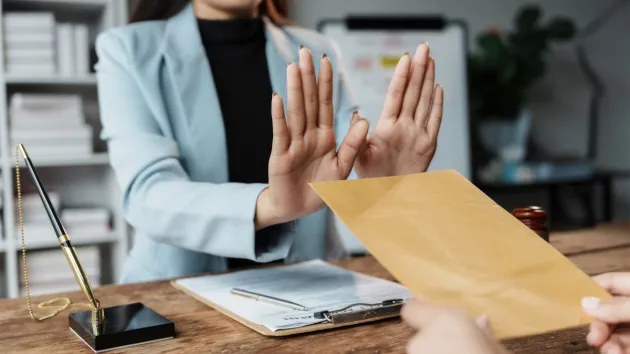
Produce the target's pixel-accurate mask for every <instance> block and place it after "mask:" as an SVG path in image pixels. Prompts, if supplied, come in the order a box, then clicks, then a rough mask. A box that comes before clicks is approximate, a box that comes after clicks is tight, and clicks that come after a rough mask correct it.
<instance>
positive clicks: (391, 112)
mask: <svg viewBox="0 0 630 354" xmlns="http://www.w3.org/2000/svg"><path fill="white" fill-rule="evenodd" d="M279 5H280V4H279V3H278V2H277V1H271V0H265V2H264V3H262V0H192V1H187V0H177V1H175V0H171V1H154V0H141V1H139V5H138V8H137V9H138V11H136V14H135V15H134V16H133V18H132V21H131V22H132V23H130V24H128V25H125V26H122V27H120V28H115V29H111V30H108V31H106V32H104V33H102V34H101V35H99V37H98V39H97V42H96V49H97V54H98V58H99V62H98V64H97V66H96V70H97V77H98V94H99V102H100V110H101V112H100V113H101V121H102V125H103V131H102V138H103V140H104V141H105V142H106V143H107V146H108V149H109V156H110V161H111V165H112V167H113V169H114V171H115V174H116V177H117V180H118V183H119V184H120V187H121V189H122V192H123V208H124V213H125V216H126V219H127V220H128V222H129V223H130V224H131V225H132V226H133V227H134V229H135V235H134V238H133V246H132V248H131V251H130V253H129V255H128V259H127V262H126V264H125V265H124V269H123V274H122V282H127V283H128V282H138V281H150V280H158V279H165V278H172V277H181V276H187V275H191V274H196V273H201V272H210V271H222V270H225V269H228V268H232V264H239V262H238V260H249V261H251V262H273V261H289V262H295V261H303V260H308V259H313V258H325V257H326V250H327V247H329V245H328V243H329V242H330V240H328V239H327V235H328V231H329V226H328V225H330V222H329V217H330V215H329V212H328V211H327V209H325V208H324V205H323V202H322V201H321V200H320V198H319V197H318V196H317V195H316V194H315V193H314V192H313V191H312V190H311V188H310V187H309V185H308V183H309V182H312V181H325V180H341V179H346V178H348V176H349V175H350V174H351V173H352V172H354V173H356V175H357V176H358V178H366V177H379V176H391V175H401V174H407V173H417V172H424V171H426V169H427V168H428V165H429V163H430V161H431V159H432V157H433V154H434V152H435V148H436V141H437V135H438V131H439V127H440V121H441V117H442V95H443V93H442V89H441V88H440V87H439V86H435V85H434V76H435V63H434V62H433V60H432V59H431V57H430V56H429V48H428V45H423V44H422V45H419V46H418V48H417V51H416V52H415V53H413V54H408V53H405V54H404V55H402V57H401V59H400V62H399V63H398V66H397V68H396V70H395V74H394V76H393V79H392V81H391V84H390V87H389V90H388V93H387V97H386V98H385V103H384V107H383V113H382V116H381V117H380V119H379V121H378V124H377V126H376V127H375V129H374V131H373V132H372V133H371V135H370V136H369V137H368V136H367V135H368V123H367V121H366V120H365V119H363V118H361V117H360V116H359V114H358V112H356V111H357V109H358V107H357V106H356V104H355V102H354V101H353V99H352V97H351V94H350V92H349V89H348V86H347V83H346V81H345V80H344V76H343V73H342V72H341V65H340V57H339V54H338V52H337V49H336V48H335V46H334V45H333V43H331V42H330V41H329V40H328V39H326V38H324V37H322V36H320V35H319V34H317V33H315V32H312V31H309V30H305V29H301V28H297V27H294V26H291V25H289V24H287V21H286V20H284V19H283V17H281V11H280V10H282V9H283V7H281V6H279ZM241 32H242V33H241ZM247 43H248V44H247ZM314 58H315V59H314ZM217 63H218V64H217ZM243 63H245V64H243ZM287 64H288V65H287ZM271 92H274V94H273V95H271V94H270V93H271ZM263 94H264V95H263ZM285 106H286V107H285ZM285 108H286V109H285ZM228 116H229V117H228ZM235 137H241V138H239V139H241V140H235V139H234V138H235ZM242 137H246V138H242ZM256 159H257V160H256ZM244 161H255V162H256V163H255V164H256V165H255V166H253V165H251V164H249V163H248V162H244ZM261 161H262V162H263V163H260V162H261ZM243 171H245V172H243ZM247 171H249V172H247ZM250 174H251V175H252V176H253V175H256V176H254V177H252V176H250ZM235 175H238V176H239V177H238V178H236V177H234V176H235ZM261 176H262V177H261ZM244 181H249V182H244ZM383 237H387V235H383Z"/></svg>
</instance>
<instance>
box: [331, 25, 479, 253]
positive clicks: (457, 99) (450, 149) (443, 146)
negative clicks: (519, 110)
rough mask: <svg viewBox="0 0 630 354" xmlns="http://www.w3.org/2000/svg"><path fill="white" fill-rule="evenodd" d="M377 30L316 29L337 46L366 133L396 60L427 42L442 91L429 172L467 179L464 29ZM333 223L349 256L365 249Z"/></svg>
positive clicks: (379, 111)
mask: <svg viewBox="0 0 630 354" xmlns="http://www.w3.org/2000/svg"><path fill="white" fill-rule="evenodd" d="M389 21H391V20H389ZM407 21H409V20H408V19H407ZM409 23H415V24H417V23H418V21H415V22H414V21H411V22H409ZM376 27H378V28H377V29H370V28H369V27H362V28H360V29H349V28H348V27H347V22H346V21H323V22H322V23H321V24H320V26H319V30H320V32H321V33H322V34H323V35H325V36H326V37H328V38H329V39H331V40H332V41H333V42H334V43H335V44H336V46H337V50H338V51H339V54H340V55H341V65H342V68H341V69H342V70H343V71H344V73H345V75H344V78H345V79H346V82H347V83H348V85H349V89H350V91H351V92H352V95H353V97H354V99H355V100H356V101H357V103H358V104H359V106H360V109H361V110H360V112H361V116H363V117H366V118H367V119H368V120H369V121H370V129H371V130H372V129H374V127H375V126H376V122H377V120H378V118H379V116H380V114H381V109H382V106H383V102H384V99H385V94H386V92H387V87H388V85H389V82H390V80H391V77H392V75H393V73H394V68H395V65H396V64H397V62H398V60H399V59H400V57H401V56H402V55H403V53H405V52H410V53H412V55H413V53H414V52H415V50H416V48H417V46H418V45H419V44H420V43H421V42H422V41H424V42H428V43H429V46H430V48H431V56H432V57H433V58H434V59H435V63H436V83H438V84H440V85H442V86H443V87H444V114H443V118H442V126H441V128H440V134H439V137H438V146H437V150H436V153H435V157H434V158H433V161H432V163H431V166H430V167H429V171H434V170H443V169H454V170H457V171H458V172H459V173H461V174H462V175H463V176H465V177H466V178H468V179H469V180H470V179H471V178H472V171H471V154H470V143H469V113H468V90H467V71H466V67H467V59H466V58H467V48H466V41H467V38H466V36H467V34H466V28H465V26H463V25H462V24H460V23H457V22H452V23H448V22H445V25H444V26H443V27H441V28H435V27H434V26H433V27H432V28H427V29H422V28H417V26H414V27H416V28H413V29H404V28H400V26H395V27H398V28H392V29H387V28H383V26H382V22H381V24H379V25H378V26H376ZM418 197H419V198H422V196H418ZM335 224H336V225H335V228H336V229H337V231H338V232H339V233H340V236H341V238H342V242H343V243H344V244H345V246H346V248H347V249H348V250H350V251H351V252H362V250H363V246H362V245H361V244H360V242H359V241H358V240H357V239H356V237H354V235H352V233H351V232H350V230H348V229H347V228H346V227H345V225H343V224H342V223H341V222H340V221H339V220H338V219H337V218H336V217H335ZM383 236H384V237H387V235H383Z"/></svg>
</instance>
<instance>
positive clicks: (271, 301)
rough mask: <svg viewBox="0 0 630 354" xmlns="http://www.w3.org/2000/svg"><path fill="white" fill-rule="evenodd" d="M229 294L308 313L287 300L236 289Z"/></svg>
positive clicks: (300, 306) (305, 309) (304, 308)
mask: <svg viewBox="0 0 630 354" xmlns="http://www.w3.org/2000/svg"><path fill="white" fill-rule="evenodd" d="M230 292H231V293H232V294H234V295H240V296H244V297H246V298H250V299H254V300H256V301H260V302H265V303H268V304H273V305H277V306H281V307H285V308H289V309H292V310H300V311H308V309H307V308H306V307H304V306H302V305H300V304H296V303H295V302H291V301H287V300H282V299H279V298H277V297H273V296H268V295H263V294H258V293H254V292H251V291H247V290H243V289H237V288H234V289H232V290H231V291H230Z"/></svg>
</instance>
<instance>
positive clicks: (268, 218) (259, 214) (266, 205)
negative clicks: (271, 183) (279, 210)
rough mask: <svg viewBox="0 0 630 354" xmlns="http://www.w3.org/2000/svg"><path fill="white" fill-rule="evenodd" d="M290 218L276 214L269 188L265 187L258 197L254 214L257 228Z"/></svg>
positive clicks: (279, 222)
mask: <svg viewBox="0 0 630 354" xmlns="http://www.w3.org/2000/svg"><path fill="white" fill-rule="evenodd" d="M289 220H290V218H281V217H278V216H277V215H276V213H275V209H274V207H273V204H272V203H271V199H270V198H269V190H268V189H267V188H265V189H263V190H262V192H260V194H259V195H258V199H256V213H255V215H254V228H255V230H256V231H258V230H262V229H264V228H267V227H269V226H273V225H277V224H282V223H284V222H287V221H289Z"/></svg>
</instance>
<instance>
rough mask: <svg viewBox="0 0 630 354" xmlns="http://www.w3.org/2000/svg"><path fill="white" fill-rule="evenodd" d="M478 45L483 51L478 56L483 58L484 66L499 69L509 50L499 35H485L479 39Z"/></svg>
mask: <svg viewBox="0 0 630 354" xmlns="http://www.w3.org/2000/svg"><path fill="white" fill-rule="evenodd" d="M477 44H478V45H479V48H480V50H481V51H480V53H478V54H479V55H480V56H481V57H483V66H486V67H497V66H499V65H500V63H501V60H502V58H503V57H505V56H506V55H507V48H506V46H505V44H504V43H503V39H502V38H501V37H500V36H499V35H498V34H495V33H483V34H481V35H480V36H479V37H478V38H477Z"/></svg>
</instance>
